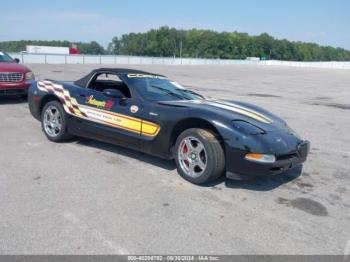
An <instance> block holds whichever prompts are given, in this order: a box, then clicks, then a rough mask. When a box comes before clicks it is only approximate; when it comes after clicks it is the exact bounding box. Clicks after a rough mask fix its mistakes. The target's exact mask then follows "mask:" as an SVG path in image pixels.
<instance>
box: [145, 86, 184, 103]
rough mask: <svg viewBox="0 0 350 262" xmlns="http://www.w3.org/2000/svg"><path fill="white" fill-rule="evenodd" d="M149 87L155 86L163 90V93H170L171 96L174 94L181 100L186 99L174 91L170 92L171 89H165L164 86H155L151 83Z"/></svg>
mask: <svg viewBox="0 0 350 262" xmlns="http://www.w3.org/2000/svg"><path fill="white" fill-rule="evenodd" d="M151 87H154V88H157V89H158V90H161V91H163V92H164V93H166V94H168V95H171V96H174V97H177V98H179V99H181V100H183V99H186V98H185V97H183V96H182V95H179V94H176V93H174V92H172V91H170V90H168V89H166V88H164V87H161V86H156V85H151Z"/></svg>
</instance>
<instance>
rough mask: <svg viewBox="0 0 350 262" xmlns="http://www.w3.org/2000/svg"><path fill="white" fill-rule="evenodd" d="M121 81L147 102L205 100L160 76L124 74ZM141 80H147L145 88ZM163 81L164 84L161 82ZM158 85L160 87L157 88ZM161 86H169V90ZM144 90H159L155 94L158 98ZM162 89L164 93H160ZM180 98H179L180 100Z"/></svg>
mask: <svg viewBox="0 0 350 262" xmlns="http://www.w3.org/2000/svg"><path fill="white" fill-rule="evenodd" d="M123 79H125V82H126V83H127V85H128V86H132V89H134V90H135V91H136V92H137V93H138V95H139V96H140V97H141V98H142V99H143V100H146V101H149V102H161V101H186V100H187V101H189V100H202V99H205V97H204V96H203V95H201V94H198V93H197V92H195V91H192V90H190V89H187V88H185V87H183V86H181V85H180V84H178V83H176V82H174V81H172V80H171V79H168V78H166V77H164V76H161V75H153V74H145V75H142V74H138V75H134V74H124V76H123ZM141 79H147V81H148V83H147V86H145V83H144V82H143V83H142V84H141V83H140V82H137V80H138V81H140V80H141ZM162 81H165V82H162ZM159 84H160V86H159ZM163 84H168V85H170V86H168V87H170V88H169V89H168V87H167V86H166V85H165V87H164V86H163ZM146 88H155V89H158V90H159V93H158V92H157V93H155V94H156V95H158V97H156V96H154V97H152V96H151V95H148V94H151V92H150V91H149V90H146V91H145V90H144V89H146ZM163 88H164V91H163V92H162V89H163ZM180 96H181V98H180Z"/></svg>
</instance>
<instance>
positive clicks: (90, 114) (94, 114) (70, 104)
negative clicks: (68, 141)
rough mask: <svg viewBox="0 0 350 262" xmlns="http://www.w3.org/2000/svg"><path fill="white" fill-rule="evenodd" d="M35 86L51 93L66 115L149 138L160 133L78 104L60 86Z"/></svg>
mask: <svg viewBox="0 0 350 262" xmlns="http://www.w3.org/2000/svg"><path fill="white" fill-rule="evenodd" d="M37 85H38V88H39V90H41V91H44V92H53V93H54V94H55V95H56V96H57V97H58V98H59V99H60V101H61V102H62V104H63V108H64V110H65V111H66V112H67V114H70V115H74V116H76V117H79V118H83V119H87V120H90V121H93V122H96V123H100V124H104V125H108V126H112V127H117V128H121V129H124V130H128V131H130V132H134V133H138V134H141V135H145V136H150V137H154V136H156V135H157V134H158V133H159V131H160V126H159V125H157V124H155V123H151V122H148V121H144V120H142V119H139V118H134V117H129V116H126V115H121V114H117V113H113V112H110V111H106V110H103V109H99V108H92V107H89V106H84V105H81V104H78V102H77V101H76V99H75V98H74V97H71V96H70V93H69V91H68V90H66V89H64V88H63V86H62V85H58V84H55V83H52V82H51V81H39V82H38V84H37Z"/></svg>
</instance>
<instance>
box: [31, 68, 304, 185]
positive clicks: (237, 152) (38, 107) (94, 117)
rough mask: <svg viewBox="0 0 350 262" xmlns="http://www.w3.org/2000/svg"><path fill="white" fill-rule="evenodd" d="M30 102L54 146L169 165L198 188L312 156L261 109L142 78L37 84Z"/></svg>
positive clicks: (105, 71)
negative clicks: (111, 148)
mask: <svg viewBox="0 0 350 262" xmlns="http://www.w3.org/2000/svg"><path fill="white" fill-rule="evenodd" d="M28 101H29V108H30V112H31V114H32V115H33V116H34V117H35V118H36V119H38V120H40V121H41V125H42V130H43V132H44V133H45V135H46V137H47V138H48V139H49V140H51V141H53V142H60V141H63V140H66V139H68V138H69V137H71V136H81V137H86V138H91V139H96V140H100V141H103V142H108V143H112V144H116V145H120V146H124V147H128V148H131V149H134V150H139V151H142V152H144V153H147V154H151V155H154V156H157V157H161V158H164V159H174V160H175V162H176V165H177V170H178V173H179V174H180V175H181V176H182V177H183V178H185V179H187V180H188V181H190V182H192V183H195V184H202V183H206V182H208V181H210V180H214V179H216V178H218V177H219V176H221V175H223V174H225V175H226V176H227V177H228V178H233V179H245V178H251V177H255V176H268V175H274V174H280V173H283V172H285V171H287V170H289V169H292V168H295V167H297V166H300V165H302V163H303V162H305V161H306V158H307V155H308V152H309V148H310V143H309V142H308V141H305V140H302V139H301V138H300V137H299V136H298V135H297V134H296V133H295V132H294V131H293V130H292V129H291V128H290V127H289V126H288V125H287V124H286V122H285V121H283V120H282V119H281V118H279V117H277V116H275V115H273V114H272V113H270V112H268V111H266V110H264V109H262V108H260V107H258V106H255V105H251V104H247V103H243V102H238V101H229V100H216V99H211V98H205V97H204V96H202V95H200V94H198V93H196V92H194V91H192V90H189V89H187V88H185V87H183V86H181V85H180V84H178V83H176V82H174V81H172V80H170V79H168V78H166V77H165V76H162V75H158V74H153V73H148V72H144V71H139V70H131V69H120V68H119V69H111V68H101V69H96V70H93V71H92V72H91V73H89V74H88V75H86V76H85V77H83V78H82V79H80V80H77V81H75V82H60V81H54V80H43V81H37V82H34V83H33V84H32V86H31V87H30V89H29V93H28Z"/></svg>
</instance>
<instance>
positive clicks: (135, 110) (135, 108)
mask: <svg viewBox="0 0 350 262" xmlns="http://www.w3.org/2000/svg"><path fill="white" fill-rule="evenodd" d="M137 111H139V107H138V106H135V105H134V106H131V107H130V112H131V113H133V114H135V113H136V112H137Z"/></svg>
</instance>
